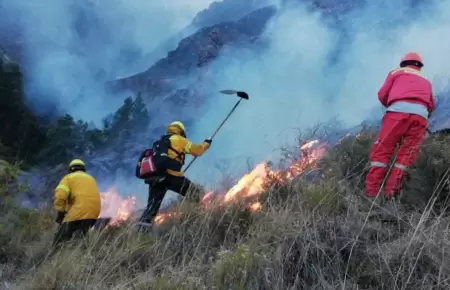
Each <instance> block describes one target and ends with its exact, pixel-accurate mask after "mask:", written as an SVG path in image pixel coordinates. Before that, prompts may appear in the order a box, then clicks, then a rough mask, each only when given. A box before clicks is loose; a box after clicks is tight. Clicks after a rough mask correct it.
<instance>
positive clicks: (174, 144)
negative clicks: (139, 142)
mask: <svg viewBox="0 0 450 290" xmlns="http://www.w3.org/2000/svg"><path fill="white" fill-rule="evenodd" d="M211 142H212V139H206V140H205V141H204V142H202V143H200V144H193V143H192V142H191V141H189V140H188V139H187V138H186V133H185V127H184V125H183V123H181V122H179V121H176V122H173V123H171V124H170V125H169V126H168V128H167V132H166V134H165V135H163V136H162V137H161V138H160V139H159V140H157V141H156V142H154V143H153V147H152V148H151V149H147V150H145V151H144V152H143V153H142V154H141V156H140V157H139V160H138V164H137V166H136V177H138V178H140V179H144V180H145V182H146V183H147V184H148V185H149V193H148V203H147V207H146V209H145V210H144V213H143V214H142V216H141V218H140V222H141V224H150V225H151V224H152V221H153V219H154V218H155V216H156V215H157V213H158V211H159V208H160V206H161V202H162V200H163V199H164V196H165V194H166V191H167V190H171V191H174V192H176V193H178V194H180V195H182V196H184V197H186V195H188V198H192V199H194V200H196V201H197V202H198V201H199V199H200V195H201V194H202V190H201V189H200V188H199V187H198V186H196V185H195V184H193V183H192V182H191V181H190V180H189V179H188V178H186V177H185V176H184V173H183V171H181V168H182V167H183V165H184V161H185V155H186V154H190V155H192V156H195V157H197V156H200V155H202V154H203V153H205V152H206V151H207V150H208V148H209V146H210V145H211Z"/></svg>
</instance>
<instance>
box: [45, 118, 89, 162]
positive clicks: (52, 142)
mask: <svg viewBox="0 0 450 290" xmlns="http://www.w3.org/2000/svg"><path fill="white" fill-rule="evenodd" d="M87 128H88V125H87V123H85V122H83V121H75V120H74V119H73V117H72V116H70V115H69V114H66V115H64V116H62V117H60V118H59V119H58V121H57V123H56V124H55V125H54V126H52V127H50V128H49V129H48V131H47V135H46V146H45V147H44V148H43V150H42V151H41V153H40V155H39V157H40V158H39V161H41V162H43V163H44V164H48V165H55V164H59V163H62V162H67V161H68V160H69V159H71V158H76V157H81V156H83V155H84V154H85V153H86V151H87V149H88V147H89V146H88V145H89V144H88V142H87V141H86V135H87V132H88V130H87Z"/></svg>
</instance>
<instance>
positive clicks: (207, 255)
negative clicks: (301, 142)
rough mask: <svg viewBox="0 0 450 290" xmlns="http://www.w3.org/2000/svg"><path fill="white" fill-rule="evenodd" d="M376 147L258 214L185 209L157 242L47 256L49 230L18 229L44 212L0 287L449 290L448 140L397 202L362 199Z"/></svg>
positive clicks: (358, 143)
mask: <svg viewBox="0 0 450 290" xmlns="http://www.w3.org/2000/svg"><path fill="white" fill-rule="evenodd" d="M372 139H373V133H372V132H371V131H369V130H368V131H363V132H361V133H360V134H359V135H358V136H357V137H349V138H347V139H345V140H342V141H341V142H340V144H339V145H337V146H336V147H334V148H332V149H330V150H329V151H328V152H327V155H326V157H325V158H324V159H323V160H322V162H321V163H320V164H319V167H320V168H321V172H320V174H318V175H315V177H314V178H310V176H307V175H304V176H300V177H299V178H297V179H296V180H294V181H292V182H290V183H288V184H285V185H282V186H277V187H274V188H271V189H270V190H268V191H267V192H266V193H265V194H263V195H262V196H261V202H262V203H263V208H262V210H261V211H258V212H249V211H248V210H246V206H245V204H236V205H231V206H228V207H226V208H221V209H218V210H207V209H201V208H198V207H197V206H195V205H193V204H189V203H188V202H185V203H183V204H182V205H181V206H180V207H179V208H178V209H177V210H179V215H178V216H176V217H174V218H173V219H171V220H169V221H168V222H167V223H165V224H163V225H162V226H161V227H159V228H158V230H155V232H154V233H153V234H152V235H137V233H136V231H135V226H134V225H133V224H132V223H130V224H127V225H123V226H122V227H120V228H111V229H104V230H102V231H92V232H91V233H90V234H89V236H88V238H87V239H86V240H84V241H83V242H81V243H76V244H69V245H67V246H66V247H65V248H64V249H62V250H61V251H59V252H57V253H54V254H53V255H52V256H49V253H48V252H49V251H48V247H49V245H50V243H51V238H52V235H51V231H45V232H46V233H47V234H40V235H37V234H36V233H32V232H31V231H30V230H26V231H23V230H22V228H25V229H26V227H27V226H28V227H30V226H29V225H30V224H32V225H34V227H32V228H39V227H40V226H41V224H45V223H46V222H48V219H46V218H45V215H44V214H43V213H40V214H39V215H38V216H31V215H30V216H29V217H28V219H19V221H21V222H18V223H17V224H15V227H14V228H11V229H10V230H9V231H8V232H1V237H0V238H1V239H2V241H7V242H3V243H2V245H1V246H2V252H1V253H2V255H4V256H5V257H6V259H3V260H2V261H1V262H2V264H1V267H2V268H1V269H2V271H1V280H2V281H3V287H4V288H5V289H450V281H449V279H450V260H449V258H450V257H449V253H450V238H449V235H448V233H449V221H450V218H449V217H448V216H447V214H446V207H447V200H446V197H447V196H448V188H447V187H446V183H447V178H448V174H447V170H448V167H449V164H450V163H449V162H448V161H449V158H450V157H449V156H450V153H449V152H450V151H449V150H448V149H450V145H448V144H449V142H448V141H449V140H448V138H447V137H432V138H430V139H428V140H427V142H426V144H424V146H423V149H422V151H423V155H422V156H421V158H420V159H419V160H418V162H417V165H416V166H415V167H414V168H413V169H412V170H411V172H410V177H409V179H408V181H407V183H406V185H405V190H404V192H402V198H401V200H400V202H399V203H398V204H390V203H389V204H385V203H384V202H382V201H381V198H377V200H375V201H372V200H367V199H366V198H364V195H363V194H362V188H363V187H362V186H363V181H364V177H365V172H366V170H367V153H368V151H369V149H370V144H371V141H372ZM5 210H7V211H11V216H12V215H13V214H12V213H13V212H14V210H16V209H14V210H11V209H10V208H8V209H7V208H6V207H5ZM30 217H32V218H33V220H30ZM3 223H4V219H3V217H2V219H1V224H2V225H3ZM21 231H22V234H20V232H21ZM19 252H22V254H20V253H19Z"/></svg>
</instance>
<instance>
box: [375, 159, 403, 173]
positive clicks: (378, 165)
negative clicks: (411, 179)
mask: <svg viewBox="0 0 450 290" xmlns="http://www.w3.org/2000/svg"><path fill="white" fill-rule="evenodd" d="M370 166H372V167H386V166H387V164H386V163H383V162H378V161H372V162H370ZM394 167H396V168H398V169H400V170H403V171H407V170H408V167H407V166H406V165H403V164H400V163H395V164H394Z"/></svg>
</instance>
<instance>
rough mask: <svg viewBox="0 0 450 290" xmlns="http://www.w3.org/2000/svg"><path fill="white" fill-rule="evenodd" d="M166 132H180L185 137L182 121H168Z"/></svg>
mask: <svg viewBox="0 0 450 290" xmlns="http://www.w3.org/2000/svg"><path fill="white" fill-rule="evenodd" d="M167 132H168V133H174V134H180V135H181V136H183V137H186V131H185V129H184V125H183V123H181V122H180V121H175V122H172V123H170V125H169V127H168V128H167Z"/></svg>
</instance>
